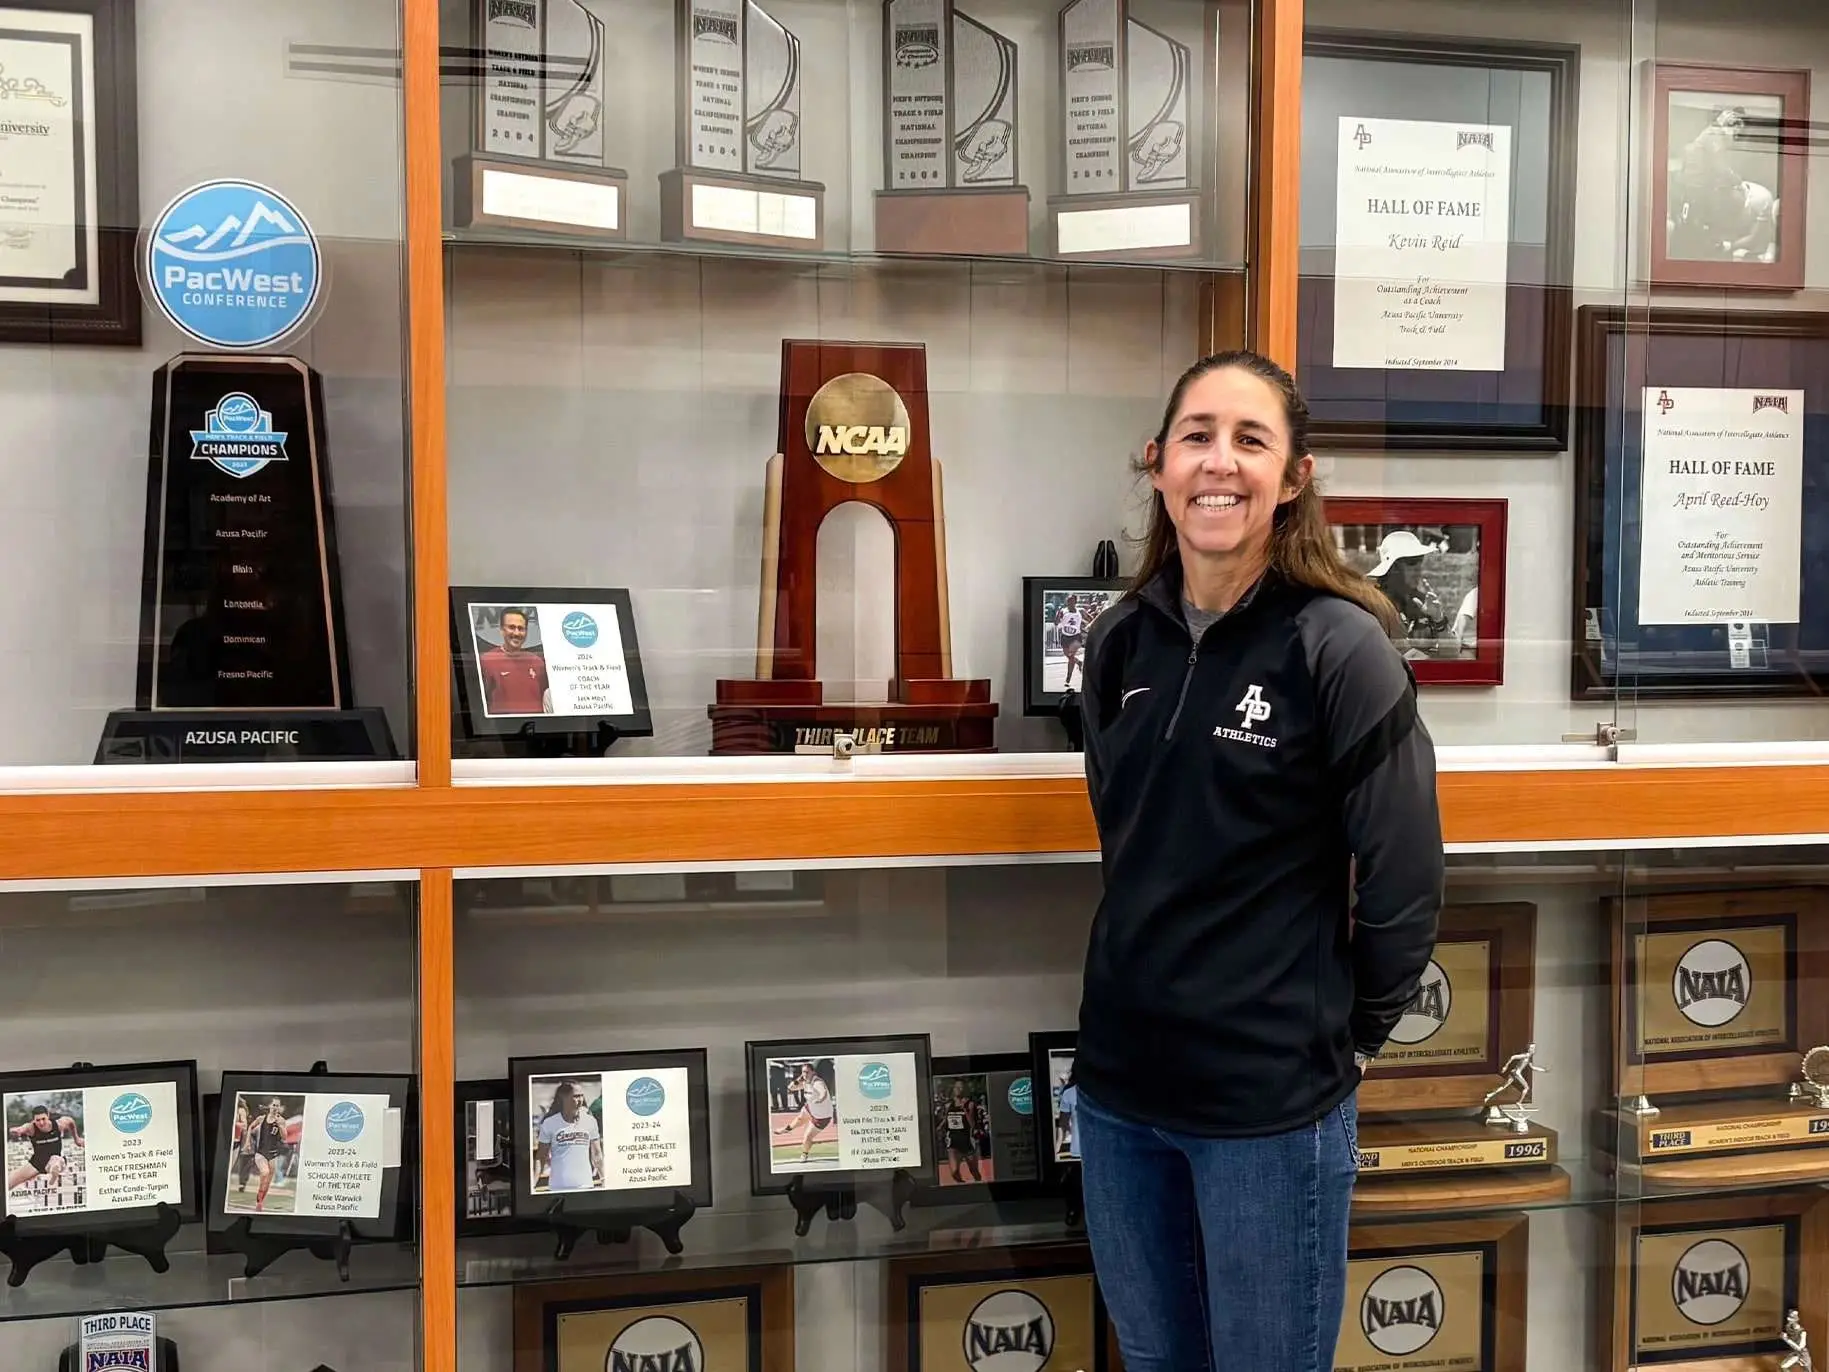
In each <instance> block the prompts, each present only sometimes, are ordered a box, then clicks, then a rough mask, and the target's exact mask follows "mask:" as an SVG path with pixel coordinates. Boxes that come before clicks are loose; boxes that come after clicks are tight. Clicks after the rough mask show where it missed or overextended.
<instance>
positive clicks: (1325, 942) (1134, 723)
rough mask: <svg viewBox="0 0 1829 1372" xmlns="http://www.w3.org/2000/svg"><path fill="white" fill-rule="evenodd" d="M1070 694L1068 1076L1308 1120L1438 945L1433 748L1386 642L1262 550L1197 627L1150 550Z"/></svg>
mask: <svg viewBox="0 0 1829 1372" xmlns="http://www.w3.org/2000/svg"><path fill="white" fill-rule="evenodd" d="M1081 709H1082V712H1083V717H1084V721H1085V728H1086V777H1087V785H1088V789H1089V791H1090V793H1091V797H1092V808H1093V814H1094V817H1095V819H1096V820H1097V822H1098V829H1099V840H1100V848H1101V855H1102V868H1103V873H1104V887H1105V889H1104V895H1103V897H1102V899H1101V900H1100V902H1099V909H1098V914H1097V916H1096V917H1095V918H1094V920H1093V926H1092V935H1091V939H1090V942H1089V945H1088V948H1087V954H1086V973H1085V984H1084V992H1083V998H1082V1001H1081V1006H1080V1028H1079V1041H1078V1051H1077V1054H1076V1058H1075V1078H1076V1080H1077V1082H1078V1084H1079V1086H1080V1089H1081V1090H1082V1091H1083V1092H1085V1094H1087V1095H1088V1096H1090V1097H1091V1098H1092V1099H1093V1100H1094V1101H1096V1102H1097V1103H1098V1104H1100V1105H1102V1106H1104V1107H1105V1108H1107V1109H1109V1110H1112V1111H1115V1112H1117V1113H1118V1114H1120V1115H1123V1116H1126V1117H1128V1118H1131V1119H1134V1120H1138V1121H1140V1122H1143V1123H1146V1124H1151V1125H1155V1126H1157V1127H1160V1128H1164V1129H1172V1130H1177V1131H1180V1132H1183V1133H1190V1134H1200V1135H1208V1136H1246V1135H1258V1134H1272V1133H1280V1132H1282V1131H1284V1130H1288V1129H1293V1128H1297V1127H1299V1126H1301V1125H1305V1124H1308V1123H1312V1122H1313V1121H1314V1120H1317V1119H1319V1118H1320V1117H1321V1116H1322V1115H1324V1114H1326V1113H1327V1112H1328V1111H1329V1110H1331V1109H1333V1108H1334V1106H1336V1105H1337V1104H1339V1103H1340V1101H1341V1100H1343V1099H1344V1098H1345V1097H1346V1096H1348V1095H1349V1094H1351V1093H1352V1091H1353V1090H1354V1088H1355V1087H1356V1086H1357V1085H1358V1082H1359V1076H1360V1074H1359V1070H1358V1068H1357V1067H1355V1065H1354V1063H1353V1053H1354V1050H1355V1049H1357V1050H1358V1051H1360V1052H1362V1053H1367V1054H1374V1053H1376V1052H1377V1050H1378V1049H1380V1048H1381V1047H1382V1046H1383V1045H1384V1042H1385V1039H1386V1038H1387V1037H1388V1036H1389V1035H1390V1032H1391V1030H1392V1029H1393V1028H1394V1027H1395V1025H1396V1023H1397V1021H1398V1019H1399V1018H1400V1017H1401V1015H1402V1013H1403V1010H1404V1007H1405V1006H1406V1005H1407V1004H1408V1003H1409V1001H1410V999H1411V998H1412V996H1414V995H1415V993H1416V988H1417V984H1418V982H1419V980H1420V978H1421V975H1422V972H1423V969H1424V967H1425V966H1426V965H1427V962H1428V959H1429V955H1430V953H1431V951H1432V950H1433V948H1434V945H1435V934H1436V921H1437V917H1438V915H1439V912H1440V909H1441V903H1442V888H1443V869H1444V865H1445V864H1444V859H1443V853H1442V836H1441V820H1440V816H1439V813H1438V810H1437V806H1436V796H1435V752H1434V745H1433V743H1432V742H1431V741H1430V738H1429V735H1428V732H1427V731H1426V730H1425V729H1424V727H1423V724H1422V721H1421V720H1420V719H1419V718H1418V717H1417V711H1416V686H1415V681H1414V679H1413V678H1412V676H1411V673H1410V671H1409V668H1408V666H1407V664H1405V662H1404V661H1403V659H1402V657H1401V656H1400V655H1399V654H1398V652H1397V650H1396V648H1395V647H1394V646H1393V645H1392V644H1391V642H1390V641H1389V640H1388V639H1387V638H1386V637H1385V635H1384V632H1383V630H1382V629H1381V628H1380V626H1379V624H1378V622H1377V620H1375V619H1374V618H1373V617H1372V616H1371V615H1369V614H1367V613H1366V612H1365V611H1364V610H1363V609H1361V608H1360V607H1359V606H1357V605H1354V604H1352V603H1351V602H1350V601H1347V600H1344V599H1342V598H1340V597H1338V596H1334V595H1331V594H1329V593H1326V592H1320V591H1314V590H1311V589H1309V588H1306V587H1303V586H1298V585H1296V584H1294V583H1292V582H1289V581H1287V580H1286V579H1284V578H1282V577H1280V576H1278V575H1277V574H1276V573H1274V572H1270V573H1266V574H1265V576H1264V577H1263V578H1262V579H1261V580H1260V581H1259V582H1258V583H1257V584H1256V586H1254V587H1253V588H1252V590H1251V591H1250V592H1249V593H1248V594H1247V595H1246V597H1245V598H1244V599H1242V600H1241V601H1240V602H1239V604H1238V605H1236V606H1235V607H1234V608H1233V609H1232V610H1231V611H1229V612H1228V613H1227V614H1226V615H1224V616H1223V617H1222V618H1220V619H1219V620H1218V621H1216V622H1215V623H1213V624H1212V625H1211V626H1210V627H1209V628H1208V629H1207V630H1206V632H1205V633H1204V634H1203V635H1202V636H1201V638H1200V641H1199V642H1198V643H1196V642H1195V641H1194V638H1193V635H1192V633H1191V632H1190V631H1189V628H1188V625H1187V621H1186V620H1185V619H1184V618H1183V614H1182V607H1181V576H1180V568H1179V567H1178V566H1176V565H1173V564H1171V565H1170V567H1169V568H1168V569H1167V570H1165V571H1164V572H1163V573H1162V574H1161V575H1159V576H1157V577H1156V578H1155V579H1153V580H1152V581H1151V582H1150V583H1149V584H1148V585H1146V586H1145V587H1143V588H1142V589H1141V590H1140V591H1139V592H1138V593H1137V594H1136V595H1133V596H1128V597H1126V598H1125V599H1123V600H1121V601H1119V602H1118V603H1117V604H1116V605H1114V606H1112V608H1111V609H1109V610H1107V611H1105V612H1104V613H1103V614H1101V615H1100V616H1099V618H1098V620H1097V622H1096V623H1095V624H1094V626H1093V631H1092V634H1091V637H1090V639H1089V641H1088V643H1087V649H1086V662H1085V669H1084V687H1083V690H1082V699H1081ZM1355 896H1356V904H1355Z"/></svg>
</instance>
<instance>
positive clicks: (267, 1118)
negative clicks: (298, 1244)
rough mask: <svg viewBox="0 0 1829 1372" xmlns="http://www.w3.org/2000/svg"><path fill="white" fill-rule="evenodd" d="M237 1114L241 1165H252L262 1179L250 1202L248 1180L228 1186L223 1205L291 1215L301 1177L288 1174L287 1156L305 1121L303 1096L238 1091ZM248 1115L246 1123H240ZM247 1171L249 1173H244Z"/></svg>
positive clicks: (247, 1211) (246, 1212)
mask: <svg viewBox="0 0 1829 1372" xmlns="http://www.w3.org/2000/svg"><path fill="white" fill-rule="evenodd" d="M235 1118H236V1120H237V1121H238V1127H239V1128H240V1130H241V1137H240V1138H239V1139H237V1140H236V1141H235V1142H236V1154H237V1169H239V1168H240V1167H243V1166H251V1167H252V1168H253V1170H254V1175H255V1176H256V1177H258V1178H259V1179H260V1182H259V1185H258V1186H257V1187H256V1188H255V1192H254V1201H253V1203H252V1204H249V1202H248V1198H247V1190H246V1184H245V1181H244V1182H243V1183H242V1184H241V1185H239V1186H233V1187H229V1188H228V1192H227V1195H226V1197H225V1199H224V1201H223V1207H222V1208H223V1209H224V1210H225V1211H226V1212H228V1213H229V1214H242V1215H255V1214H267V1215H289V1214H291V1213H292V1207H293V1203H294V1200H295V1198H296V1194H297V1191H298V1177H297V1176H295V1175H284V1174H283V1173H282V1164H283V1163H284V1162H285V1161H286V1160H287V1157H288V1155H289V1154H290V1152H291V1150H292V1147H293V1145H294V1144H295V1143H296V1142H297V1141H298V1136H299V1131H300V1130H301V1128H302V1127H303V1125H304V1121H305V1098H304V1097H303V1096H268V1097H267V1098H266V1099H265V1100H264V1101H263V1100H261V1098H260V1097H258V1096H255V1097H249V1096H247V1095H245V1094H241V1093H237V1095H236V1097H235ZM244 1118H245V1120H246V1123H239V1122H240V1121H242V1120H243V1119H244ZM244 1175H245V1174H244Z"/></svg>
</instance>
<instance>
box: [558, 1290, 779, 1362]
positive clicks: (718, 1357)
mask: <svg viewBox="0 0 1829 1372" xmlns="http://www.w3.org/2000/svg"><path fill="white" fill-rule="evenodd" d="M555 1319H556V1328H555V1329H554V1331H553V1334H554V1337H553V1345H554V1349H555V1351H556V1352H557V1354H558V1364H557V1367H556V1369H555V1372H646V1369H648V1368H658V1367H664V1368H668V1369H672V1368H676V1367H677V1368H692V1369H694V1372H698V1370H699V1369H703V1368H708V1367H748V1366H749V1301H748V1300H747V1299H745V1298H744V1297H742V1296H737V1297H733V1298H729V1299H725V1300H701V1301H682V1302H680V1303H678V1304H675V1305H637V1306H629V1307H626V1308H623V1309H610V1310H571V1311H560V1312H559V1313H558V1314H557V1315H556V1317H555Z"/></svg>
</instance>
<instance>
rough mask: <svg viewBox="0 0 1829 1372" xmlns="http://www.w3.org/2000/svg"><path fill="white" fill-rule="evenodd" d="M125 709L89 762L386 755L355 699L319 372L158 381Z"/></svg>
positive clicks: (381, 722) (385, 744)
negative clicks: (133, 673) (135, 678)
mask: <svg viewBox="0 0 1829 1372" xmlns="http://www.w3.org/2000/svg"><path fill="white" fill-rule="evenodd" d="M135 705H136V708H135V709H132V710H117V711H115V712H114V713H112V714H110V715H109V717H108V724H107V727H106V729H105V731H104V733H103V735H102V741H101V746H100V748H99V749H98V750H97V755H96V761H97V762H103V763H124V762H259V761H280V760H312V761H348V760H361V759H375V758H392V757H394V756H395V755H396V754H395V749H394V744H393V739H392V737H391V735H390V733H389V731H388V726H387V720H386V717H385V715H384V714H383V712H382V711H381V710H379V709H377V708H374V707H372V706H371V707H367V708H362V707H358V706H356V705H354V704H353V703H352V701H351V699H350V687H349V655H348V650H347V647H346V645H345V642H344V633H343V613H342V597H341V590H340V585H339V576H338V566H337V544H336V532H335V519H334V515H333V506H332V501H331V486H330V466H329V461H328V445H327V442H326V433H325V420H324V394H323V384H322V381H321V379H320V378H319V376H318V374H317V373H316V372H315V371H313V370H312V369H311V368H310V367H308V366H307V365H306V364H305V363H304V362H302V361H300V360H299V359H298V358H296V357H289V356H280V355H272V356H252V355H247V354H239V355H235V354H225V353H184V354H181V355H179V356H178V357H175V358H173V359H172V360H171V361H170V362H167V363H166V364H165V365H164V366H163V367H161V368H159V370H158V371H157V372H156V373H155V374H154V376H153V387H152V451H151V460H150V462H149V464H148V479H147V498H146V545H145V563H144V577H143V582H142V587H141V605H140V661H139V684H138V689H137V692H136V700H135Z"/></svg>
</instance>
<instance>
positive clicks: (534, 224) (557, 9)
mask: <svg viewBox="0 0 1829 1372" xmlns="http://www.w3.org/2000/svg"><path fill="white" fill-rule="evenodd" d="M443 8H444V15H443V21H444V24H445V27H446V32H449V33H463V32H466V31H467V30H468V31H473V32H474V34H475V42H474V47H473V50H472V52H471V54H470V58H471V61H472V63H473V66H472V68H471V70H472V72H473V73H474V79H473V80H472V81H470V82H467V83H455V82H454V83H452V84H451V85H449V86H447V88H446V90H447V105H446V111H445V112H446V114H447V116H448V120H447V127H446V130H445V136H446V141H447V145H448V146H450V147H453V148H464V149H467V151H466V152H464V153H463V154H462V155H461V156H459V157H458V158H457V159H456V160H455V162H454V164H453V166H452V176H451V222H452V224H453V225H454V226H455V227H458V228H472V227H493V228H521V229H536V230H541V229H543V230H547V231H550V232H558V233H574V234H588V235H590V236H592V237H595V238H606V239H621V238H626V237H627V236H628V214H627V199H626V194H627V181H628V178H627V175H626V173H624V172H623V170H622V169H621V168H619V167H613V166H611V165H610V161H609V141H608V127H607V126H608V122H609V121H608V119H607V117H606V113H605V109H604V98H605V90H604V86H605V75H604V67H605V61H604V55H605V42H604V23H603V20H602V19H600V18H598V17H597V16H596V15H595V14H593V13H591V11H590V10H588V9H586V8H585V6H584V4H583V0H444V4H443ZM472 23H473V24H474V29H473V30H470V25H471V24H472ZM460 124H461V127H459V125H460Z"/></svg>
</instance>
